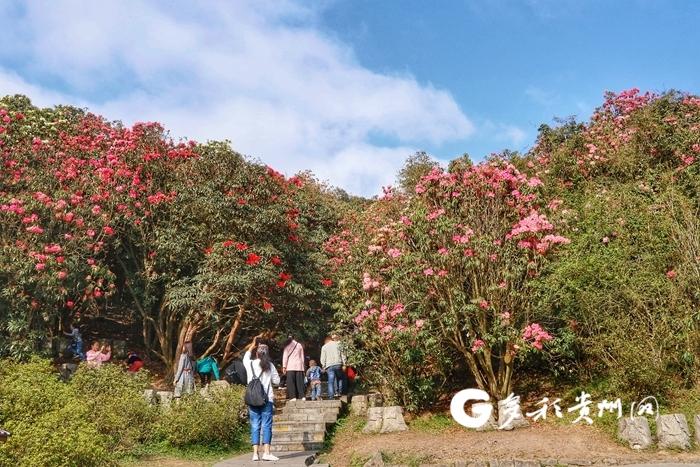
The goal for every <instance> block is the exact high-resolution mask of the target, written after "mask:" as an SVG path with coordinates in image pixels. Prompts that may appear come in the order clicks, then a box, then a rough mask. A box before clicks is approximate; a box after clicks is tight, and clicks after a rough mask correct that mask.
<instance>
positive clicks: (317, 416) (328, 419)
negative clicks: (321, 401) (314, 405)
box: [274, 412, 338, 424]
mask: <svg viewBox="0 0 700 467" xmlns="http://www.w3.org/2000/svg"><path fill="white" fill-rule="evenodd" d="M274 420H276V421H281V422H316V423H326V424H328V423H335V422H336V421H337V420H338V414H322V413H318V412H316V413H282V414H279V415H275V417H274Z"/></svg>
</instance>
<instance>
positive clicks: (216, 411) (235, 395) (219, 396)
mask: <svg viewBox="0 0 700 467" xmlns="http://www.w3.org/2000/svg"><path fill="white" fill-rule="evenodd" d="M244 408H245V404H244V402H243V388H241V387H238V386H235V387H231V388H228V389H225V390H217V391H212V392H211V395H210V398H206V397H204V396H202V395H200V394H199V393H195V394H192V395H190V396H187V397H183V398H182V399H181V400H180V401H179V402H175V403H173V404H172V406H171V408H170V409H169V410H166V411H164V412H163V415H162V417H161V424H160V432H161V433H162V435H163V436H164V437H165V439H167V441H168V442H169V443H170V444H172V445H173V446H176V447H184V446H189V445H193V444H200V445H208V446H211V447H226V448H229V447H237V446H239V445H240V444H241V443H242V440H243V439H244V438H245V431H246V426H247V424H246V423H245V421H244V420H243V419H242V418H241V414H242V413H244Z"/></svg>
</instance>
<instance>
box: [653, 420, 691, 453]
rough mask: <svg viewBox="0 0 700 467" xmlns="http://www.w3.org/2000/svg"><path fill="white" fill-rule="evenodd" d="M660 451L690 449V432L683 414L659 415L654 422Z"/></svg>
mask: <svg viewBox="0 0 700 467" xmlns="http://www.w3.org/2000/svg"><path fill="white" fill-rule="evenodd" d="M656 436H657V437H658V439H659V448H661V449H690V430H689V429H688V421H687V420H686V419H685V415H683V414H669V415H661V416H660V417H659V419H658V420H657V422H656Z"/></svg>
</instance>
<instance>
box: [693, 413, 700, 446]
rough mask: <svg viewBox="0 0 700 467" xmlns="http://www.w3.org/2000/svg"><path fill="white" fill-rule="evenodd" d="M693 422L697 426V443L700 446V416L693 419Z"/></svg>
mask: <svg viewBox="0 0 700 467" xmlns="http://www.w3.org/2000/svg"><path fill="white" fill-rule="evenodd" d="M693 421H694V425H695V443H696V444H697V445H700V415H696V416H695V417H693Z"/></svg>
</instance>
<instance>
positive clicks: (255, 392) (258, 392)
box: [244, 361, 269, 407]
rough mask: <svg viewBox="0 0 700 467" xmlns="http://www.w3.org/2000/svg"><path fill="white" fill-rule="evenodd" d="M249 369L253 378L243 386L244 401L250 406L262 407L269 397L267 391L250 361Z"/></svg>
mask: <svg viewBox="0 0 700 467" xmlns="http://www.w3.org/2000/svg"><path fill="white" fill-rule="evenodd" d="M250 371H251V373H252V375H253V379H251V380H250V383H248V385H247V386H246V388H245V397H244V400H245V403H246V404H247V405H248V406H250V407H263V406H264V405H265V404H267V402H268V400H269V399H268V395H267V391H266V390H265V388H264V387H263V385H262V381H260V377H259V376H258V375H256V374H255V370H253V362H252V361H251V362H250ZM268 389H269V387H268Z"/></svg>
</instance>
